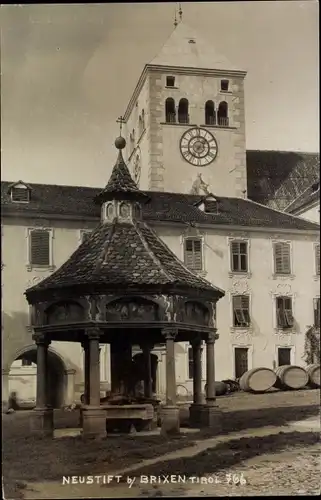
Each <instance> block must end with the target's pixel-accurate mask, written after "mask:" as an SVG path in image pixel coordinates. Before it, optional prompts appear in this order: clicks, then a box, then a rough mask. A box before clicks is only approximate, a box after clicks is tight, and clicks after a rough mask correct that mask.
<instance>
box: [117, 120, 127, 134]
mask: <svg viewBox="0 0 321 500" xmlns="http://www.w3.org/2000/svg"><path fill="white" fill-rule="evenodd" d="M116 123H119V137H122V135H121V131H122V128H123V123H125V120H124V117H123V116H120V117H119V118H118V119H117V120H116Z"/></svg>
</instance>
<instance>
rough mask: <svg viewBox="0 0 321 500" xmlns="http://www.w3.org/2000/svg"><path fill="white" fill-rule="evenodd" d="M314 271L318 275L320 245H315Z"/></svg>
mask: <svg viewBox="0 0 321 500" xmlns="http://www.w3.org/2000/svg"><path fill="white" fill-rule="evenodd" d="M315 272H316V275H317V276H320V245H315Z"/></svg>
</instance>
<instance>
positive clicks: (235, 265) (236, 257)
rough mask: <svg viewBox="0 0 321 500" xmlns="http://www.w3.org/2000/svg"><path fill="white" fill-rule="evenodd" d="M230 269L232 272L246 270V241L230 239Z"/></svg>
mask: <svg viewBox="0 0 321 500" xmlns="http://www.w3.org/2000/svg"><path fill="white" fill-rule="evenodd" d="M231 270H232V272H247V270H248V244H247V241H232V243H231Z"/></svg>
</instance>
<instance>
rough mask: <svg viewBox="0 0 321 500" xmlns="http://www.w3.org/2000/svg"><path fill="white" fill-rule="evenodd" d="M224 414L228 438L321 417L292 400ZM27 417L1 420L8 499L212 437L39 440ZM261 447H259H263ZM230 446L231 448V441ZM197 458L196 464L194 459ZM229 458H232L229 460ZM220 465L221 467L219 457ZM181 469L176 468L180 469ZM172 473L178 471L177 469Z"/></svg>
mask: <svg viewBox="0 0 321 500" xmlns="http://www.w3.org/2000/svg"><path fill="white" fill-rule="evenodd" d="M288 397H289V396H288ZM294 398H297V396H296V395H292V396H291V399H293V400H294ZM253 401H254V402H255V404H256V405H259V403H260V400H259V399H254V400H253ZM298 402H299V401H298ZM300 402H301V400H300ZM223 411H224V419H223V426H224V427H223V432H224V433H225V434H226V433H230V432H235V431H241V430H245V429H250V428H260V427H265V426H281V425H284V424H286V423H287V422H289V421H294V420H301V419H304V418H308V417H310V416H315V415H318V414H319V406H317V405H315V404H310V405H306V406H303V405H301V406H300V405H298V406H295V405H294V404H293V402H292V406H288V407H286V406H285V407H277V406H273V407H267V408H260V409H253V408H251V409H245V410H240V411H234V410H233V411H228V410H226V409H223ZM184 412H185V413H184ZM185 414H186V411H185V409H184V408H182V409H181V420H182V423H183V422H184V419H185V416H186V415H185ZM184 415H185V416H184ZM187 415H188V412H187ZM29 419H30V413H29V412H21V413H19V412H17V413H16V414H13V415H4V416H3V455H2V457H3V477H4V488H5V493H6V498H19V497H20V498H22V496H23V488H24V485H23V483H24V482H37V481H39V482H44V481H50V480H61V477H62V476H63V475H87V474H101V473H102V472H103V471H108V472H112V470H116V469H118V470H119V469H122V468H125V467H128V466H130V465H133V464H136V463H139V462H140V461H142V460H144V459H150V458H154V457H158V456H161V455H163V454H165V453H169V452H172V451H176V450H179V449H183V448H185V447H186V446H191V445H193V443H194V442H195V441H196V440H197V439H203V438H206V436H208V435H210V433H206V432H198V433H190V434H181V435H180V436H178V437H177V438H175V439H173V438H171V439H166V438H165V437H163V436H160V435H154V436H139V434H137V435H133V436H122V437H117V436H112V435H109V436H107V438H106V439H103V440H90V441H89V442H88V441H85V442H84V441H83V439H82V438H81V437H80V436H78V437H65V438H60V439H55V440H51V439H49V440H48V439H36V438H35V437H33V436H30V435H29ZM78 423H79V413H78V412H74V413H72V412H71V413H68V412H62V411H60V412H59V411H58V412H55V427H56V428H64V427H65V428H71V427H77V426H78ZM303 434H304V435H306V437H307V438H308V439H310V437H309V436H311V439H315V435H314V434H312V433H296V434H295V436H297V438H295V439H297V440H298V438H299V436H302V435H303ZM293 435H294V434H293ZM287 436H288V437H287V438H286V439H289V434H287ZM312 436H313V437H312ZM261 439H262V438H261ZM239 442H240V441H239ZM246 443H247V441H243V445H242V446H244V447H245V448H246V449H247V444H246ZM261 443H263V441H261ZM258 446H260V447H261V444H260V445H258ZM228 447H229V448H230V443H229V444H228ZM249 449H250V450H252V451H251V453H253V446H250V448H249ZM215 453H216V452H215ZM233 456H234V455H233ZM250 456H254V455H250ZM234 459H235V457H234ZM240 459H241V460H243V459H244V458H238V460H240ZM193 460H194V461H195V457H194V458H193ZM228 460H231V457H230V458H228ZM219 462H220V463H221V455H220V460H219ZM231 465H232V463H231ZM179 466H180V465H179V464H177V467H179ZM175 467H176V465H175ZM184 467H185V465H184ZM157 468H158V471H159V470H161V469H160V465H159V464H158V465H157ZM168 470H170V471H171V472H172V473H174V469H173V468H170V469H168ZM185 473H186V472H185Z"/></svg>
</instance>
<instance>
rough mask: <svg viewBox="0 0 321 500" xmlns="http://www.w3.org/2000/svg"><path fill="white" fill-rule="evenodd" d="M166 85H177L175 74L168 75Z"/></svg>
mask: <svg viewBox="0 0 321 500" xmlns="http://www.w3.org/2000/svg"><path fill="white" fill-rule="evenodd" d="M166 87H175V76H167V77H166Z"/></svg>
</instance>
